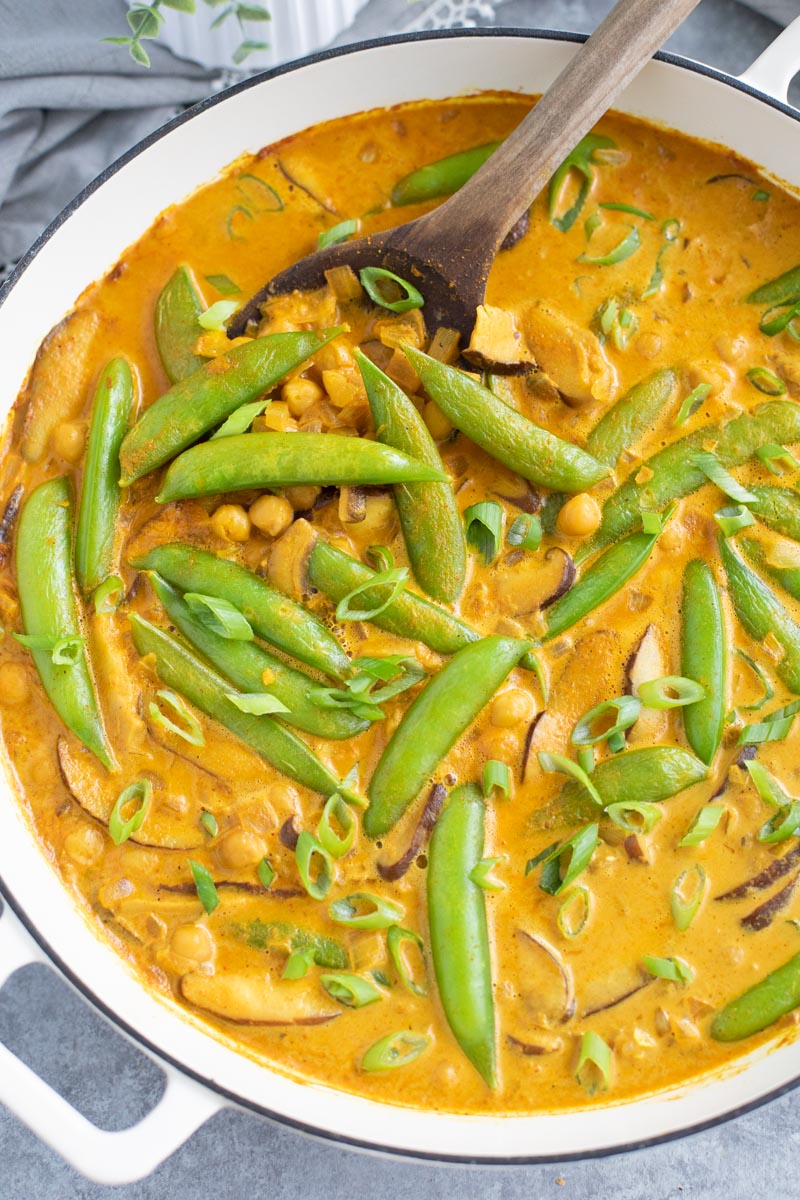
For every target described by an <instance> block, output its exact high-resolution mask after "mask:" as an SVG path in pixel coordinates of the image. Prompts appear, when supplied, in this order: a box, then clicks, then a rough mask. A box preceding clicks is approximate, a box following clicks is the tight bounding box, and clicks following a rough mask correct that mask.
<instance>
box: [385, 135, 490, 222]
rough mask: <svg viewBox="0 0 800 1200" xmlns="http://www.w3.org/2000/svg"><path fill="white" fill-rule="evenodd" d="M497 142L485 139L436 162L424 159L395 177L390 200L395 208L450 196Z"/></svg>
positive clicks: (484, 160) (488, 154)
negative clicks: (420, 163)
mask: <svg viewBox="0 0 800 1200" xmlns="http://www.w3.org/2000/svg"><path fill="white" fill-rule="evenodd" d="M499 145H500V143H499V142H487V143H486V145H485V146H474V147H473V148H472V149H471V150H461V151H459V153H458V154H449V155H448V156H447V158H440V159H439V160H438V161H437V162H432V163H426V165H425V166H424V167H419V168H418V169H417V170H416V171H412V172H411V173H410V175H405V176H404V177H403V178H402V179H399V180H398V181H397V183H396V184H395V185H394V187H393V188H392V196H391V199H392V204H393V205H394V206H395V207H396V208H399V207H400V206H401V205H403V204H421V203H422V202H423V201H425V200H437V199H438V198H439V197H440V196H452V194H453V192H457V191H458V189H459V188H460V187H463V186H464V184H465V183H466V182H467V180H468V179H471V178H472V176H473V175H474V174H475V172H476V171H477V170H478V168H479V167H482V166H483V164H484V163H485V162H486V160H487V158H489V157H490V155H492V154H494V152H495V150H496V149H497V147H498V146H499Z"/></svg>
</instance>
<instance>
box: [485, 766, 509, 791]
mask: <svg viewBox="0 0 800 1200" xmlns="http://www.w3.org/2000/svg"><path fill="white" fill-rule="evenodd" d="M495 788H496V789H497V790H498V792H502V793H503V795H504V796H505V798H506V800H508V799H509V798H510V796H511V772H510V771H509V769H508V764H507V763H504V762H499V761H498V760H497V759H496V758H490V759H489V761H488V762H487V763H485V764H484V768H483V794H484V796H486V797H487V798H488V797H489V796H491V794H492V792H493V791H494V790H495Z"/></svg>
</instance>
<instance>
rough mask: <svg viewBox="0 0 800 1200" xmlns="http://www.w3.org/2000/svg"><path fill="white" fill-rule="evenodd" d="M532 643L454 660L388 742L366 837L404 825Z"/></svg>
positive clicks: (484, 643) (487, 645)
mask: <svg viewBox="0 0 800 1200" xmlns="http://www.w3.org/2000/svg"><path fill="white" fill-rule="evenodd" d="M531 645H532V643H530V642H523V641H519V640H518V639H516V638H501V637H488V638H481V640H480V641H479V642H473V643H472V645H470V646H465V647H464V649H463V650H459V651H458V653H457V654H454V655H453V657H452V658H451V659H450V661H449V662H448V663H447V664H446V665H445V666H444V667H443V668H442V670H441V671H439V673H438V675H434V676H433V678H432V679H431V680H430V681H429V682H428V683H427V684H426V685H425V687H424V688H423V689H422V691H421V692H420V693H419V695H418V696H417V698H416V700H415V701H414V703H413V704H412V705H411V707H410V708H409V709H408V710H407V711H406V713H405V715H404V717H403V719H402V721H401V722H400V724H399V725H398V726H397V729H395V731H394V733H393V734H392V736H391V738H390V739H389V741H388V743H387V745H386V748H385V750H384V751H383V754H382V755H381V757H380V760H379V761H378V765H377V767H376V768H375V772H374V774H373V776H372V779H371V780H370V784H369V788H368V789H367V794H368V797H369V807H368V808H367V810H366V812H365V813H364V822H363V824H364V832H365V833H366V834H367V836H368V837H372V838H375V837H380V836H381V835H382V834H384V833H387V832H388V831H389V830H390V829H391V828H392V826H393V825H394V824H395V822H397V821H399V820H400V818H401V817H402V815H403V813H404V812H405V810H406V808H407V807H408V805H409V804H410V803H411V801H412V800H413V799H414V797H415V796H417V795H418V794H419V792H420V790H421V789H422V788H423V787H424V785H425V784H426V783H427V782H428V780H429V779H430V777H431V775H432V774H433V772H434V771H435V770H436V767H437V766H438V765H439V763H440V762H441V760H442V759H443V758H444V756H445V755H446V754H447V752H448V750H449V749H450V747H451V746H452V745H453V744H454V743H455V742H456V741H457V739H458V738H459V737H460V736H461V734H462V733H463V732H464V730H465V729H466V728H467V727H468V726H469V725H471V724H472V722H473V721H474V720H475V718H476V717H477V715H478V713H479V712H480V711H481V709H482V708H483V707H484V705H486V704H488V703H489V701H490V700H491V698H492V696H493V695H494V693H495V692H496V691H497V689H498V688H499V687H500V684H501V683H502V682H503V680H504V679H505V678H506V676H507V675H508V674H509V672H510V671H512V670H513V668H514V667H515V666H516V665H517V663H518V662H519V661H520V659H521V658H522V657H523V656H524V655H525V654H526V653H527V651H528V650H530V649H531Z"/></svg>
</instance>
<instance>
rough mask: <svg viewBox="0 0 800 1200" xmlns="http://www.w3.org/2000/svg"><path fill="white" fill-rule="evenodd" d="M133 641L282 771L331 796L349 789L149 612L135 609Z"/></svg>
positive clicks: (163, 674) (192, 699)
mask: <svg viewBox="0 0 800 1200" xmlns="http://www.w3.org/2000/svg"><path fill="white" fill-rule="evenodd" d="M130 621H131V630H132V633H133V644H134V645H135V647H136V649H137V650H138V652H139V654H141V655H142V656H144V655H146V654H152V655H154V656H155V668H156V672H157V673H158V676H159V678H160V679H161V680H163V682H164V683H165V684H166V685H167V687H171V688H173V689H174V690H175V691H176V692H179V693H180V695H182V696H184V697H185V698H186V699H187V700H188V701H189V703H190V704H194V706H195V707H196V708H199V709H200V711H201V712H203V713H205V714H206V716H207V717H211V718H212V719H213V720H215V721H219V723H220V725H224V726H225V728H226V729H228V730H229V731H230V732H231V733H232V734H234V736H235V737H238V738H239V739H240V740H241V741H243V742H245V743H246V744H247V745H248V746H250V747H252V749H253V750H255V751H256V753H257V754H260V755H261V757H262V758H264V759H266V761H267V762H268V763H271V765H272V766H273V767H275V769H276V770H277V771H280V772H281V774H283V775H288V777H289V778H290V779H294V780H295V782H296V783H300V784H302V785H303V787H307V788H310V789H311V790H312V791H314V792H320V793H321V795H323V796H330V795H332V794H333V793H334V792H339V793H340V794H341V795H343V796H345V795H347V794H348V793H347V790H346V789H345V790H344V791H343V790H342V786H341V784H340V782H339V780H338V779H337V778H336V776H335V775H334V774H332V772H331V771H329V770H328V768H327V767H326V766H324V764H323V763H321V762H320V761H319V759H318V758H317V757H316V756H315V755H314V754H313V753H312V752H311V750H309V748H308V746H307V745H306V744H305V742H303V741H301V740H300V738H299V737H297V736H296V734H294V733H292V731H291V730H290V729H285V728H284V727H283V726H282V725H279V724H278V722H277V721H275V720H273V718H272V717H269V716H251V715H250V714H249V713H244V712H242V711H241V710H240V709H238V708H237V707H236V705H235V704H234V703H233V701H232V700H229V699H228V695H229V694H230V693H231V692H233V691H235V690H236V689H235V688H233V687H231V685H230V683H229V682H228V681H227V679H223V678H222V676H221V675H218V674H217V673H216V671H212V670H211V669H210V667H207V666H206V665H205V664H204V663H202V662H201V661H200V659H199V658H197V657H196V656H195V655H194V654H193V653H192V652H191V650H189V649H188V647H186V646H185V645H183V643H182V642H179V641H178V640H177V639H176V638H173V637H171V636H170V635H169V634H168V633H165V632H164V630H163V629H159V628H158V627H157V626H155V625H151V624H150V622H149V621H145V620H144V618H143V617H140V616H137V615H136V614H135V613H131V617H130Z"/></svg>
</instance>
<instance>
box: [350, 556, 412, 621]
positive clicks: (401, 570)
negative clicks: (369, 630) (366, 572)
mask: <svg viewBox="0 0 800 1200" xmlns="http://www.w3.org/2000/svg"><path fill="white" fill-rule="evenodd" d="M407 579H408V567H397V568H395V569H393V570H391V571H378V572H377V573H376V574H375V575H373V576H372V578H371V579H367V580H365V582H364V583H360V584H359V585H358V587H354V588H353V590H352V592H348V593H347V595H346V596H342V599H341V600H340V601H339V603H338V604H337V605H336V619H337V620H338V621H371V620H372V619H373V618H374V617H377V616H379V615H380V614H381V613H382V612H383V611H384V609H386V608H388V607H389V605H390V604H393V603H394V601H395V600H396V599H397V597H398V596H399V595H400V593H401V592H402V591H403V590H404V588H405V586H406V581H407ZM381 587H388V588H389V589H390V591H389V594H388V596H387V597H386V599H385V600H378V599H376V600H375V603H374V604H373V605H372V606H371V607H369V606H367V607H365V606H364V600H363V597H364V596H365V595H366V594H367V593H369V592H371V591H373V590H374V589H375V588H381ZM356 596H361V597H362V601H361V605H362V606H361V608H354V607H353V600H354V599H355V598H356Z"/></svg>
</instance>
